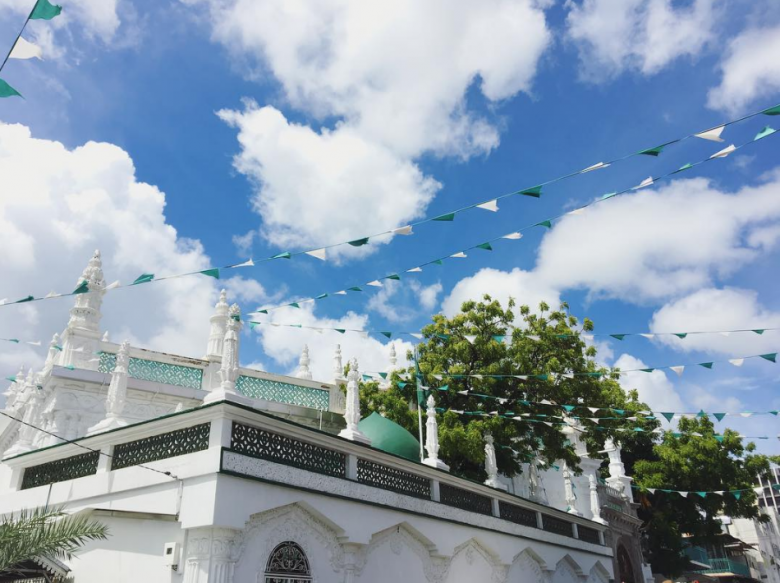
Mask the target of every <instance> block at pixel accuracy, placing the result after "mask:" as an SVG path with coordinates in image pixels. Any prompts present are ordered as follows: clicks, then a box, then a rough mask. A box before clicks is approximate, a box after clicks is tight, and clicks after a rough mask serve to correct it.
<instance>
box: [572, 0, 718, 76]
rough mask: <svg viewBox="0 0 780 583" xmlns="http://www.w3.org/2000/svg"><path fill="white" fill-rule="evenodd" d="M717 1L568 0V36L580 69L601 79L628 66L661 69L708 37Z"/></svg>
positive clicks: (702, 45) (703, 43) (690, 53)
mask: <svg viewBox="0 0 780 583" xmlns="http://www.w3.org/2000/svg"><path fill="white" fill-rule="evenodd" d="M720 4H721V2H718V0H694V1H693V2H692V3H691V5H690V6H686V7H674V6H673V5H672V0H584V1H583V2H581V3H577V2H575V1H574V0H569V1H568V2H567V6H568V8H569V14H568V15H567V18H566V24H567V32H568V35H569V38H570V39H571V40H572V41H573V42H574V43H575V45H576V46H577V48H578V50H579V54H580V61H581V66H582V74H583V76H585V77H586V78H590V79H592V80H603V79H606V78H609V77H610V76H613V75H616V74H619V73H621V72H623V71H626V70H637V71H639V72H641V73H643V74H645V75H652V74H654V73H657V72H659V71H660V70H661V69H663V68H664V67H665V66H666V65H668V64H669V63H671V62H672V61H674V60H675V59H678V58H680V57H684V56H689V57H696V56H697V55H699V53H701V51H702V50H703V49H704V48H705V46H706V45H707V44H708V43H709V42H710V41H712V39H713V36H714V27H715V24H716V22H717V19H718V15H719V12H720V9H719V5H720Z"/></svg>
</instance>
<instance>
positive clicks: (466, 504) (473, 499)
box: [439, 484, 493, 515]
mask: <svg viewBox="0 0 780 583" xmlns="http://www.w3.org/2000/svg"><path fill="white" fill-rule="evenodd" d="M439 500H440V501H441V502H442V503H443V504H447V505H448V506H455V507H456V508H460V509H461V510H470V511H471V512H479V513H480V514H488V515H490V514H492V513H493V503H492V502H491V500H490V498H488V497H487V496H482V495H481V494H477V493H475V492H469V491H468V490H463V489H462V488H456V487H455V486H450V485H449V484H440V485H439Z"/></svg>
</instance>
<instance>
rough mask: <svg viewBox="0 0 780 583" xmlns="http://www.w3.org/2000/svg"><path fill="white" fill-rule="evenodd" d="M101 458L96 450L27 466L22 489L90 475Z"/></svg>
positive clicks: (95, 470) (95, 469)
mask: <svg viewBox="0 0 780 583" xmlns="http://www.w3.org/2000/svg"><path fill="white" fill-rule="evenodd" d="M99 458H100V453H99V452H97V451H94V452H89V453H83V454H81V455H74V456H71V457H66V458H63V459H61V460H54V461H53V462H47V463H45V464H40V465H37V466H31V467H29V468H25V469H24V475H23V476H22V490H26V489H28V488H35V487H36V486H46V485H48V484H53V483H55V482H64V481H66V480H75V479H76V478H81V477H83V476H90V475H92V474H94V473H95V472H97V466H98V459H99Z"/></svg>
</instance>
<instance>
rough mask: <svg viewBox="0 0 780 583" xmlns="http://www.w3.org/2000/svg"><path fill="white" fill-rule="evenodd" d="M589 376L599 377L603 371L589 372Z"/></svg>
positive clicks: (602, 374)
mask: <svg viewBox="0 0 780 583" xmlns="http://www.w3.org/2000/svg"><path fill="white" fill-rule="evenodd" d="M587 375H588V376H589V377H592V378H594V379H600V378H601V377H602V376H604V373H601V372H589V373H587Z"/></svg>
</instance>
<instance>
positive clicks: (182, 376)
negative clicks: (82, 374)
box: [98, 352, 203, 389]
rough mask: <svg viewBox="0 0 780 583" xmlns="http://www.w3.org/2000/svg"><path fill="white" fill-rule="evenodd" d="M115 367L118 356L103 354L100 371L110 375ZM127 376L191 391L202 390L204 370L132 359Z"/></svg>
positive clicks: (109, 353)
mask: <svg viewBox="0 0 780 583" xmlns="http://www.w3.org/2000/svg"><path fill="white" fill-rule="evenodd" d="M115 367H116V354H113V353H111V352H101V353H100V363H99V364H98V371H99V372H103V373H110V372H112V371H113V370H114V368H115ZM127 374H128V376H129V377H130V378H133V379H139V380H142V381H152V382H155V383H164V384H166V385H175V386H177V387H187V388H189V389H200V388H201V386H202V384H203V369H201V368H197V367H194V366H185V365H181V364H172V363H169V362H162V361H157V360H149V359H145V358H135V357H130V362H129V364H128V367H127Z"/></svg>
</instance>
